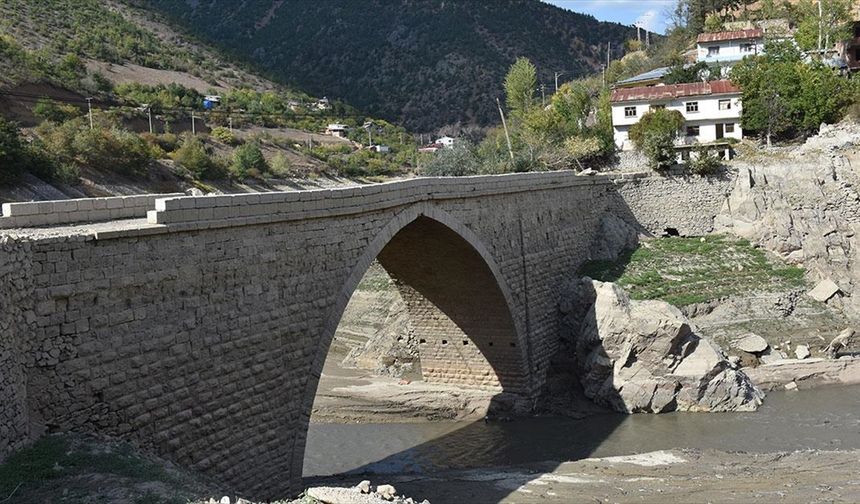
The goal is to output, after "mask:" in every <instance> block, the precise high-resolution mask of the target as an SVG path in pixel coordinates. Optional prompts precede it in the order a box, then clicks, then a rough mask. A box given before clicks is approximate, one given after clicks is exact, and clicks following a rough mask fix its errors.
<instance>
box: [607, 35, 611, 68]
mask: <svg viewBox="0 0 860 504" xmlns="http://www.w3.org/2000/svg"><path fill="white" fill-rule="evenodd" d="M611 53H612V41H609V42H607V43H606V68H609V55H610V54H611Z"/></svg>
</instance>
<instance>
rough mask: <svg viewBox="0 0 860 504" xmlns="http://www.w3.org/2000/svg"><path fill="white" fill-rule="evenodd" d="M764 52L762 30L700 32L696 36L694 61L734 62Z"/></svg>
mask: <svg viewBox="0 0 860 504" xmlns="http://www.w3.org/2000/svg"><path fill="white" fill-rule="evenodd" d="M763 52H764V30H762V29H761V28H751V29H747V30H736V31H724V32H716V33H702V34H700V35H699V36H698V37H697V38H696V61H704V62H705V63H722V64H729V65H731V64H734V63H737V62H738V61H740V60H742V59H744V57H746V56H753V55H756V54H762V53H763Z"/></svg>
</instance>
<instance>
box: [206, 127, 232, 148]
mask: <svg viewBox="0 0 860 504" xmlns="http://www.w3.org/2000/svg"><path fill="white" fill-rule="evenodd" d="M209 134H210V135H211V136H212V138H214V139H215V140H218V141H219V142H221V143H223V144H227V145H237V144H238V143H239V141H238V139H237V138H236V135H234V134H233V132H232V131H230V130H229V129H228V128H225V127H223V126H216V127H214V128H212V132H211V133H209Z"/></svg>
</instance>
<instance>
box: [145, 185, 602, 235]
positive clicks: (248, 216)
mask: <svg viewBox="0 0 860 504" xmlns="http://www.w3.org/2000/svg"><path fill="white" fill-rule="evenodd" d="M611 183H612V179H611V178H610V177H607V176H600V175H598V176H592V177H586V176H578V175H576V174H575V173H574V172H571V171H564V172H554V173H545V172H544V173H521V174H507V175H492V176H486V175H484V176H473V177H434V178H416V179H411V180H402V181H395V182H387V183H383V184H375V185H371V186H361V187H349V188H340V189H325V190H319V191H300V192H273V193H254V194H234V195H217V196H198V197H188V196H185V197H173V198H162V199H158V200H156V201H155V210H151V211H149V212H148V214H147V220H148V222H149V223H150V224H165V225H168V226H169V227H170V228H171V230H173V231H182V230H189V231H190V230H196V229H208V228H218V227H231V226H245V225H253V224H268V223H272V222H279V221H289V220H297V219H313V218H323V217H334V216H339V215H352V214H359V213H365V212H372V211H377V210H382V209H386V208H393V207H398V206H402V205H409V204H413V203H417V202H421V201H429V200H437V201H441V200H452V199H463V198H476V197H484V196H491V195H504V194H511V193H518V192H531V191H539V190H542V189H557V188H562V187H571V186H591V185H598V184H611Z"/></svg>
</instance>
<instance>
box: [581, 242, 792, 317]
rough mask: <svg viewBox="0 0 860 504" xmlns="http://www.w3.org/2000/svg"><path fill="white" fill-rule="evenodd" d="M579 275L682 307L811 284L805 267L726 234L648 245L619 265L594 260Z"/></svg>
mask: <svg viewBox="0 0 860 504" xmlns="http://www.w3.org/2000/svg"><path fill="white" fill-rule="evenodd" d="M579 273H580V274H581V275H584V276H589V277H591V278H593V279H595V280H601V281H604V282H617V283H618V284H619V285H620V286H622V287H623V288H624V289H625V290H626V291H627V292H628V293H629V294H630V297H631V298H632V299H662V300H664V301H667V302H669V303H672V304H674V305H676V306H686V305H690V304H695V303H704V302H708V301H712V300H715V299H720V298H724V297H727V296H731V295H735V294H741V293H747V292H754V291H759V292H774V291H782V290H791V289H794V288H798V287H803V286H804V285H805V281H804V278H803V277H804V273H805V272H804V270H803V269H802V268H797V267H793V266H788V265H786V264H784V263H782V262H781V261H779V260H778V259H776V258H772V257H768V256H767V255H766V254H765V252H764V251H762V250H761V249H757V248H755V247H753V246H752V245H751V244H750V242H749V241H747V240H743V239H733V238H729V237H726V236H720V235H714V236H707V237H703V238H680V237H669V238H661V239H655V240H648V241H644V242H642V244H641V245H640V246H639V247H638V248H636V249H635V250H630V251H627V252H625V253H624V254H622V255H621V256H620V257H619V259H618V260H617V261H591V262H588V263H586V264H585V265H583V267H582V268H581V269H580V271H579Z"/></svg>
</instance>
